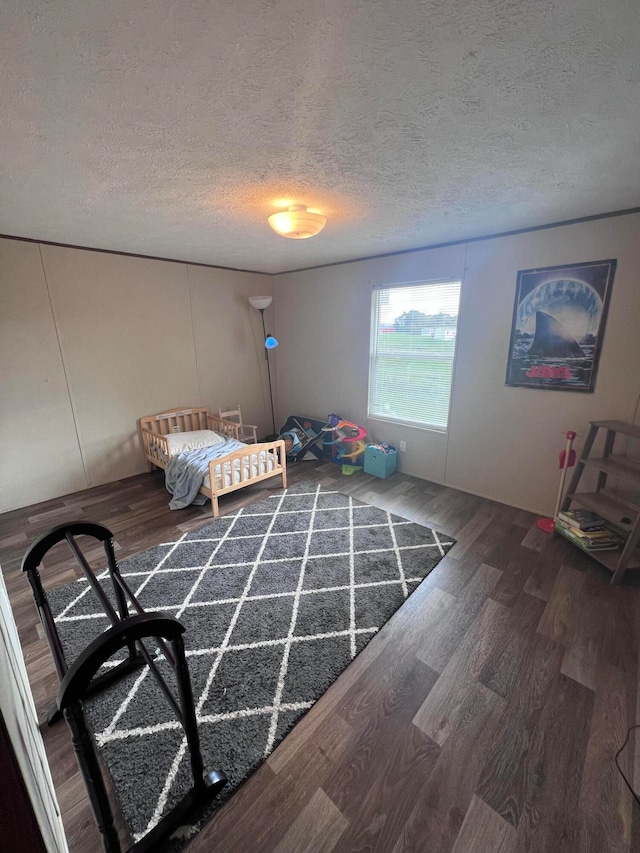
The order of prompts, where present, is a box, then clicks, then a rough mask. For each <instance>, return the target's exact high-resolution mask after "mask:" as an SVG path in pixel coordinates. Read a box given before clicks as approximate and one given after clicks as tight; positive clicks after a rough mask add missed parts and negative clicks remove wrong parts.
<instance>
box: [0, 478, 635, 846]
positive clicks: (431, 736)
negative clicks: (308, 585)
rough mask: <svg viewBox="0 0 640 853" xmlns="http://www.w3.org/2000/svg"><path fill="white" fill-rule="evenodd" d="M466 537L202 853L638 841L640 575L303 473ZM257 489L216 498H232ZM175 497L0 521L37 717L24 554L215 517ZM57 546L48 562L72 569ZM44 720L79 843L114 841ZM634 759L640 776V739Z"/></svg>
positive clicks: (375, 484) (481, 507)
mask: <svg viewBox="0 0 640 853" xmlns="http://www.w3.org/2000/svg"><path fill="white" fill-rule="evenodd" d="M302 479H311V480H314V481H319V482H322V483H323V484H325V485H328V486H333V487H337V488H339V489H340V490H342V491H345V492H349V493H351V494H353V495H354V497H357V498H360V499H361V500H365V501H367V502H370V503H372V504H374V505H376V506H380V507H382V508H384V509H389V510H392V511H393V512H396V513H398V514H399V515H402V516H405V517H406V518H409V519H412V520H414V521H416V522H419V523H429V524H432V525H433V526H435V527H436V529H438V530H441V531H443V532H444V533H446V534H449V535H451V536H454V537H456V538H457V540H458V544H457V545H456V546H455V547H454V548H453V549H452V550H451V551H450V553H449V554H448V555H447V557H446V558H445V559H443V560H442V561H441V562H440V564H439V565H438V566H437V568H436V569H435V570H434V571H433V572H432V573H431V574H430V575H429V577H428V578H427V579H426V580H425V581H424V582H423V583H422V584H421V586H420V587H419V588H418V589H417V590H416V592H415V593H414V594H413V595H412V596H411V597H410V599H409V600H408V601H407V602H406V603H405V604H404V605H403V607H402V608H401V609H400V610H399V611H398V612H397V613H396V614H395V615H394V617H393V618H392V619H391V620H390V621H389V622H388V623H387V624H386V625H385V626H384V627H383V629H382V630H381V631H380V632H379V634H377V635H376V636H375V637H374V638H373V640H372V641H371V643H370V644H369V645H368V646H367V647H366V649H365V650H364V651H363V652H362V653H361V654H360V655H359V656H358V657H357V658H356V659H355V661H354V662H353V663H352V664H351V666H350V667H349V668H348V669H347V670H346V671H345V672H344V673H343V675H342V676H341V677H340V678H339V679H338V680H337V681H336V682H335V683H334V684H333V685H332V686H331V688H330V689H329V690H328V691H327V693H326V694H325V695H324V696H323V697H322V698H321V699H320V700H319V701H318V702H317V703H316V705H315V706H314V707H313V708H312V710H311V711H310V712H309V713H308V714H307V715H306V716H305V717H304V718H303V720H302V721H301V722H300V723H299V724H298V725H297V726H296V728H295V729H294V731H293V732H292V733H291V734H290V735H289V736H288V737H287V738H286V739H285V741H284V742H283V743H282V744H281V745H280V746H279V747H278V749H276V751H275V752H274V753H273V754H272V755H271V757H270V758H269V759H268V761H267V762H266V763H265V764H264V765H263V766H262V767H261V768H260V769H259V770H258V771H257V772H256V773H255V774H254V775H253V776H252V777H251V779H250V780H249V781H248V782H247V783H246V784H245V785H244V786H243V787H242V788H241V789H240V791H238V793H237V794H236V795H235V796H234V797H233V798H232V799H231V800H230V802H229V803H228V804H227V805H226V806H225V807H224V808H223V809H222V810H221V811H220V812H219V813H218V815H217V816H216V817H215V818H214V820H213V821H212V822H211V823H210V824H209V825H207V826H206V827H205V829H204V830H203V831H202V832H201V833H200V834H199V835H198V836H197V837H196V838H195V839H194V840H193V841H192V842H191V844H190V847H189V850H190V853H203V851H213V850H220V851H225V853H236V851H237V853H248V851H256V853H258V851H279V853H302V851H308V853H320V851H322V853H332V851H347V853H351V852H352V851H353V853H355V851H361V853H364V851H369V853H373V851H380V853H405V851H427V850H430V851H434V853H524V851H527V853H582V851H585V853H608V851H611V853H625V851H638V850H640V807H639V806H638V805H637V804H636V803H635V802H634V800H633V798H632V796H631V794H630V793H629V791H628V790H627V788H626V787H625V784H624V782H623V780H622V778H621V776H620V774H619V773H618V771H617V769H616V767H615V764H614V762H613V758H614V755H615V752H616V750H617V749H618V747H619V746H620V745H621V744H622V742H623V740H624V737H625V734H626V731H627V728H628V726H630V725H632V724H633V723H635V722H640V677H639V666H640V655H639V650H640V590H639V589H638V586H639V585H640V573H638V574H635V575H634V574H632V573H629V574H628V575H627V577H626V578H625V581H624V584H623V586H621V587H612V586H610V585H609V580H610V575H609V573H608V572H607V571H606V570H605V569H603V568H602V567H601V566H600V565H599V564H598V563H596V562H595V561H593V560H590V559H589V558H588V557H587V556H586V555H584V554H582V553H581V552H579V551H578V550H577V549H576V548H575V547H573V546H572V545H571V544H570V543H569V542H567V541H566V540H564V539H561V538H560V537H549V536H547V535H546V534H543V533H541V532H540V531H539V530H538V529H537V528H536V526H535V517H534V516H533V515H530V514H529V513H526V512H523V511H522V510H516V509H512V508H510V507H506V506H503V505H501V504H497V503H494V502H492V501H488V500H484V499H482V498H478V497H474V496H472V495H466V494H463V493H462V492H457V491H456V490H454V489H448V488H445V487H442V486H438V485H435V484H433V483H429V482H425V481H421V480H417V479H415V478H413V477H408V476H405V475H401V474H397V475H396V476H394V477H392V478H390V479H389V480H378V479H376V478H373V477H370V476H368V475H366V474H364V473H360V474H358V475H355V476H352V477H344V476H342V475H341V472H340V469H339V468H337V467H336V466H333V465H331V464H322V463H315V462H305V463H301V464H299V465H297V466H293V467H292V468H290V481H291V482H296V481H299V480H302ZM262 494H263V490H262V489H260V488H257V487H254V488H252V489H248V490H244V492H241V493H236V494H235V495H234V496H231V497H229V498H223V499H222V501H221V503H222V507H221V509H222V512H227V511H232V510H234V509H236V508H237V507H239V506H241V505H243V504H245V503H248V502H250V501H252V500H256V499H257V498H259V497H260V496H261V495H262ZM208 517H209V516H208V509H207V508H204V509H201V508H191V509H188V510H184V511H181V512H170V511H169V510H168V508H167V494H166V492H165V491H164V486H163V483H162V477H161V475H160V474H144V475H139V476H136V477H132V478H130V479H128V480H124V481H121V482H119V483H111V484H109V485H106V486H100V487H98V488H94V489H90V490H88V491H85V492H80V493H78V494H75V495H69V496H67V497H64V498H59V499H56V500H52V501H47V502H45V503H42V504H39V505H36V506H31V507H26V508H25V509H20V510H17V511H15V512H11V513H6V514H4V515H2V516H0V564H1V565H2V569H3V572H4V574H5V578H6V583H7V587H8V589H9V594H10V597H11V601H12V605H13V608H14V612H15V615H16V621H17V623H18V627H19V631H20V637H21V641H22V643H23V648H24V652H25V657H26V660H27V667H28V671H29V676H30V679H31V683H32V686H33V691H34V695H35V701H36V706H37V709H38V713H39V718H40V720H41V721H44V719H45V715H46V712H47V709H48V707H49V704H50V703H51V701H52V699H53V698H54V696H55V694H56V690H57V678H56V675H55V671H54V668H53V664H52V661H51V656H50V654H49V652H48V649H47V647H46V644H45V643H44V641H43V639H42V631H41V628H40V625H39V622H38V618H37V615H36V611H35V608H34V605H33V601H32V597H31V591H30V588H29V586H28V584H27V582H26V579H25V578H24V577H22V576H21V574H20V561H21V559H22V556H23V554H24V552H25V551H26V548H27V547H28V544H29V543H30V542H31V541H32V540H33V539H34V538H35V537H36V536H38V535H39V534H41V533H42V532H44V531H46V530H47V529H49V528H50V527H51V526H53V525H54V524H58V523H61V522H62V521H65V520H71V519H78V518H81V519H85V520H88V521H89V520H91V521H98V522H100V523H102V524H105V525H106V526H107V527H109V528H110V529H111V530H112V531H113V532H114V536H115V541H116V549H117V554H118V556H120V557H124V556H127V555H129V554H132V553H135V552H137V551H140V550H143V549H145V548H148V547H150V546H151V545H154V544H157V543H158V542H161V541H166V540H167V539H168V538H170V537H171V536H173V535H175V533H176V530H177V531H179V532H184V531H185V530H188V529H190V528H191V527H193V526H196V525H198V524H201V523H203V522H204V521H206V520H208ZM76 574H77V570H76V567H75V564H74V563H73V562H72V561H70V560H69V558H68V555H67V554H66V553H65V552H64V551H63V550H62V549H61V550H60V552H59V553H56V554H52V555H51V558H50V559H49V562H48V564H47V566H46V570H45V571H44V572H43V575H44V576H46V582H47V584H48V585H51V586H53V585H58V584H59V583H65V582H68V581H70V580H71V579H72V578H73V577H75V576H76ZM43 734H44V739H45V745H46V748H47V753H48V755H49V760H50V763H51V767H52V773H53V776H54V781H55V784H56V788H57V791H58V797H59V801H60V805H61V809H62V814H63V820H64V823H65V827H66V831H67V835H68V838H69V846H70V849H71V851H72V853H84V851H96V850H99V849H101V842H100V838H99V834H98V833H97V831H96V829H95V826H94V824H93V818H92V814H91V811H90V808H89V805H88V801H87V797H86V793H85V791H84V787H83V784H82V780H81V778H80V776H79V773H78V769H77V765H76V762H75V758H74V755H73V752H72V749H71V746H70V742H69V732H68V729H67V728H66V726H65V725H64V724H61V725H57V726H55V727H53V728H52V729H48V728H46V726H43ZM637 741H638V742H637V743H636V742H635V741H633V740H632V743H631V748H630V749H629V750H628V752H626V753H625V754H624V755H623V763H624V767H625V769H626V772H627V774H628V776H629V777H630V778H632V779H633V780H634V784H635V786H636V789H640V737H638V739H637Z"/></svg>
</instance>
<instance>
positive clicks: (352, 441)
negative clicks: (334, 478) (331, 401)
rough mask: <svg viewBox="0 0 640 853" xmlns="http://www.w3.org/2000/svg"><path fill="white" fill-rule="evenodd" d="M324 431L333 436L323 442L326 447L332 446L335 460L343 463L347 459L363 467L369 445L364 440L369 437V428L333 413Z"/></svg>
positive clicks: (332, 456)
mask: <svg viewBox="0 0 640 853" xmlns="http://www.w3.org/2000/svg"><path fill="white" fill-rule="evenodd" d="M323 432H325V433H330V434H331V438H324V439H323V441H322V444H323V446H324V447H328V448H331V458H332V461H333V462H337V463H339V464H342V461H343V460H345V459H346V460H349V462H350V464H351V465H352V466H353V465H359V466H360V467H362V465H363V464H364V452H365V449H366V447H367V443H366V441H364V440H363V439H365V438H366V437H367V430H366V429H365V428H364V427H363V426H360V425H359V424H354V423H352V422H351V421H345V420H343V419H342V418H340V416H339V415H335V414H331V415H329V417H328V421H327V425H326V426H325V427H323Z"/></svg>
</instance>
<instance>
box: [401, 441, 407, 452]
mask: <svg viewBox="0 0 640 853" xmlns="http://www.w3.org/2000/svg"><path fill="white" fill-rule="evenodd" d="M406 449H407V442H406V441H401V442H400V453H404V452H405V450H406Z"/></svg>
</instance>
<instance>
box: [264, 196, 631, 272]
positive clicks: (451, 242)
mask: <svg viewBox="0 0 640 853" xmlns="http://www.w3.org/2000/svg"><path fill="white" fill-rule="evenodd" d="M634 213H640V207H629V208H627V209H626V210H612V211H610V212H609V213H594V214H592V215H591V216H579V217H577V218H576V219H563V220H561V221H560V222H550V223H549V224H548V225H530V226H529V227H528V228H516V229H514V230H513V231H499V232H498V233H496V234H484V235H483V236H481V237H466V238H465V239H461V240H449V241H448V242H446V243H432V244H431V245H428V246H418V247H417V248H415V249H398V250H397V251H395V252H383V253H382V254H380V255H366V256H365V257H363V258H352V259H350V260H346V261H330V262H329V263H327V264H316V265H315V266H311V267H298V268H297V269H293V270H283V271H282V272H276V273H267V275H288V274H289V273H294V272H306V271H307V270H319V269H324V268H325V267H337V266H340V265H342V264H357V263H359V262H360V261H375V260H377V259H378V258H391V257H393V256H394V255H411V254H413V253H415V252H427V251H429V250H431V249H445V248H446V247H448V246H460V245H464V244H465V243H479V242H481V241H483V240H497V239H498V238H500V237H514V236H516V235H517V234H530V233H531V232H533V231H546V230H547V229H549V228H562V227H563V226H564V225H579V224H580V223H581V222H593V221H594V220H596V219H612V218H614V217H616V216H630V215H632V214H634Z"/></svg>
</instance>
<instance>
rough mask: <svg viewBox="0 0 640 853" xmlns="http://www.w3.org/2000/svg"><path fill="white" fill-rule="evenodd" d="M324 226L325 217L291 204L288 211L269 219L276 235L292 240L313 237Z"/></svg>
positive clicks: (272, 215)
mask: <svg viewBox="0 0 640 853" xmlns="http://www.w3.org/2000/svg"><path fill="white" fill-rule="evenodd" d="M326 224H327V217H326V216H323V215H322V214H321V213H312V212H311V211H310V210H307V208H306V207H305V206H304V205H303V204H292V205H290V206H289V209H288V210H281V211H280V212H279V213H272V214H271V216H270V217H269V225H270V226H271V227H272V228H273V230H274V231H275V232H276V234H280V235H281V236H282V237H291V239H293V240H304V239H305V238H306V237H315V235H316V234H319V233H320V231H322V229H323V228H324V226H325V225H326Z"/></svg>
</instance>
